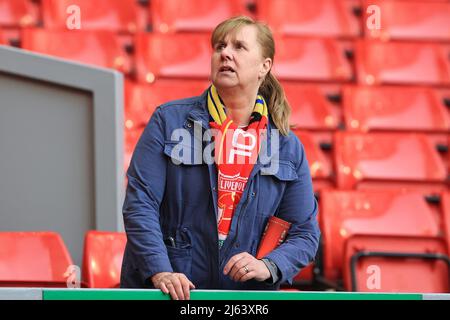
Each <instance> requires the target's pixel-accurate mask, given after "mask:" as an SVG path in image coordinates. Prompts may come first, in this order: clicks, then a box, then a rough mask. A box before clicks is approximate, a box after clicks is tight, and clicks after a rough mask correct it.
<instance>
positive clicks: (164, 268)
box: [139, 256, 173, 286]
mask: <svg viewBox="0 0 450 320" xmlns="http://www.w3.org/2000/svg"><path fill="white" fill-rule="evenodd" d="M139 271H140V275H141V278H142V281H144V283H149V284H150V285H152V286H153V283H152V282H151V280H150V278H151V277H152V276H154V275H155V274H157V273H160V272H173V268H172V265H171V264H170V261H169V258H168V257H164V256H156V257H155V256H151V257H146V258H145V259H144V265H142V266H140V268H139Z"/></svg>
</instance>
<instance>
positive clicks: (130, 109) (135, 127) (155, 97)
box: [124, 80, 210, 171]
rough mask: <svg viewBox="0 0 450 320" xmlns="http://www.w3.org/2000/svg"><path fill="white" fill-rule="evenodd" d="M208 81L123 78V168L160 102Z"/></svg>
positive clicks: (199, 88)
mask: <svg viewBox="0 0 450 320" xmlns="http://www.w3.org/2000/svg"><path fill="white" fill-rule="evenodd" d="M209 85H210V83H209V82H208V81H199V80H158V81H156V82H154V83H152V84H151V85H148V84H137V83H134V82H131V81H126V82H125V161H124V162H125V171H126V170H127V169H128V166H129V164H130V160H131V156H132V154H133V151H134V148H135V146H136V143H137V141H138V140H139V137H140V136H141V134H142V131H143V129H144V126H145V125H146V124H147V122H148V121H149V119H150V117H151V115H152V113H153V111H154V110H155V108H156V107H158V106H160V105H161V104H163V103H165V102H168V101H171V100H176V99H182V98H187V97H192V96H197V95H200V94H202V93H203V91H204V90H206V89H207V88H208V87H209Z"/></svg>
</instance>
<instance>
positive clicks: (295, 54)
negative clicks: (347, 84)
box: [273, 36, 352, 81]
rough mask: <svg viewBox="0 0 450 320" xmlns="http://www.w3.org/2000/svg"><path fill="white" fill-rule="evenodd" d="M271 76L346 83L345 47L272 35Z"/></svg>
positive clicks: (349, 75) (348, 71) (348, 72)
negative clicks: (273, 61)
mask: <svg viewBox="0 0 450 320" xmlns="http://www.w3.org/2000/svg"><path fill="white" fill-rule="evenodd" d="M275 43H276V50H277V53H276V56H275V63H274V65H273V71H274V74H275V75H276V76H277V77H278V78H279V79H282V80H301V81H349V80H351V79H352V70H351V65H350V63H349V61H348V60H347V59H346V57H345V48H344V44H343V43H340V42H338V41H336V40H333V39H320V38H299V37H292V36H275Z"/></svg>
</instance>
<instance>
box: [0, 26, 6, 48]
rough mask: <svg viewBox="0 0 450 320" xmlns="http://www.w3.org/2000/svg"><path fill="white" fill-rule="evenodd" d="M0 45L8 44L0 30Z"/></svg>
mask: <svg viewBox="0 0 450 320" xmlns="http://www.w3.org/2000/svg"><path fill="white" fill-rule="evenodd" d="M0 44H4V45H6V44H8V42H7V41H6V37H5V36H4V35H3V32H2V30H1V29H0Z"/></svg>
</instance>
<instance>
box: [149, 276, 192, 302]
mask: <svg viewBox="0 0 450 320" xmlns="http://www.w3.org/2000/svg"><path fill="white" fill-rule="evenodd" d="M151 280H152V282H153V285H154V286H155V288H157V289H161V291H162V292H164V293H165V294H170V296H171V297H172V299H173V300H189V299H190V290H191V289H195V286H194V284H193V283H192V282H191V281H190V280H189V279H188V278H187V277H186V276H185V275H184V274H183V273H176V272H160V273H157V274H155V275H153V277H152V278H151Z"/></svg>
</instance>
